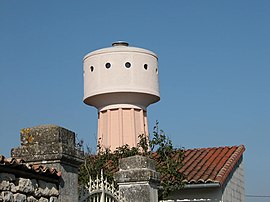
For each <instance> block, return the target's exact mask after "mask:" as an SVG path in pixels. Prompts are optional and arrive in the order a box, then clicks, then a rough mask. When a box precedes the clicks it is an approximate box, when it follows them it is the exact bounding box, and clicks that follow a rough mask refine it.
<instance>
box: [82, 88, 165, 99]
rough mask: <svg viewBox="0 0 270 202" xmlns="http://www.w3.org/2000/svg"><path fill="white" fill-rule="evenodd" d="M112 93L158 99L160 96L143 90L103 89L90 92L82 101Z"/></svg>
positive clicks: (156, 92) (157, 93) (155, 92)
mask: <svg viewBox="0 0 270 202" xmlns="http://www.w3.org/2000/svg"><path fill="white" fill-rule="evenodd" d="M114 93H131V94H134V93H135V94H136V93H138V94H147V95H152V96H156V97H159V99H160V94H159V92H158V91H150V90H145V89H138V88H136V89H103V90H98V91H91V93H89V94H88V95H87V96H86V97H85V98H84V99H86V98H87V97H94V96H97V95H105V94H114Z"/></svg>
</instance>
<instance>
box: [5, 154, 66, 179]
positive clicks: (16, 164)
mask: <svg viewBox="0 0 270 202" xmlns="http://www.w3.org/2000/svg"><path fill="white" fill-rule="evenodd" d="M4 168H6V169H7V170H8V171H11V172H14V173H15V174H16V171H18V172H20V173H21V172H24V173H30V174H35V175H40V176H46V177H49V178H54V179H58V178H59V177H60V176H61V172H58V171H57V170H56V169H55V168H53V167H52V168H49V167H46V166H43V165H33V164H28V163H25V161H24V160H22V159H16V158H5V157H4V156H2V155H0V169H4Z"/></svg>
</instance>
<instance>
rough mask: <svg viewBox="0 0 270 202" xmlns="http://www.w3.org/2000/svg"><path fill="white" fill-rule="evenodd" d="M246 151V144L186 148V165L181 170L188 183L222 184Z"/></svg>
mask: <svg viewBox="0 0 270 202" xmlns="http://www.w3.org/2000/svg"><path fill="white" fill-rule="evenodd" d="M244 151H245V147H244V145H240V146H232V147H218V148H216V147H215V148H200V149H188V150H184V153H185V154H184V156H185V157H184V166H183V167H182V168H181V169H180V170H179V172H181V173H183V174H184V175H185V180H184V182H186V183H187V184H201V183H213V182H214V183H219V184H220V185H222V184H223V183H224V182H225V180H226V178H227V177H228V175H229V174H230V172H231V171H232V169H233V167H234V166H235V165H236V164H237V162H238V160H239V159H240V158H241V156H242V154H243V153H244Z"/></svg>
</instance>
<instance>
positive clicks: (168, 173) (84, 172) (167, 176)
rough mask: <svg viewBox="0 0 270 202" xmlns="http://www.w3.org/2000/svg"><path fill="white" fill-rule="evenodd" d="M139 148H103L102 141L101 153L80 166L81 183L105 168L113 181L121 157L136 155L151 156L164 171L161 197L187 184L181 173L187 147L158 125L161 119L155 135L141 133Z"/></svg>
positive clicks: (108, 176)
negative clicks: (175, 143) (181, 146)
mask: <svg viewBox="0 0 270 202" xmlns="http://www.w3.org/2000/svg"><path fill="white" fill-rule="evenodd" d="M139 140H140V141H139V143H138V145H137V147H132V148H130V147H129V146H128V145H124V146H122V147H118V148H117V149H116V150H115V151H110V149H108V148H106V149H103V148H101V146H100V144H98V148H97V149H98V151H99V152H98V153H97V154H92V153H91V152H87V153H86V154H85V163H84V165H82V166H81V167H80V172H79V183H80V184H81V185H84V184H87V182H88V181H89V176H91V177H92V178H95V177H96V176H97V175H99V174H100V170H101V169H103V171H104V175H105V176H106V177H107V178H108V180H109V181H113V174H114V173H115V172H117V171H118V163H119V159H121V158H125V157H130V156H134V155H143V156H147V157H149V158H151V159H153V160H154V161H155V165H156V170H157V171H158V172H159V173H160V178H161V182H160V187H159V198H160V199H164V198H166V197H167V196H168V195H169V193H170V192H171V191H174V190H177V189H180V188H182V187H183V185H184V184H183V179H184V176H183V175H182V174H181V173H180V172H179V170H180V168H181V167H182V166H183V164H182V162H183V157H184V155H183V148H175V147H173V144H172V141H171V140H170V139H169V138H168V137H167V136H166V135H165V133H164V132H163V131H162V130H159V128H158V122H156V126H155V127H154V130H153V135H152V138H151V139H149V138H148V137H146V136H145V135H140V136H139Z"/></svg>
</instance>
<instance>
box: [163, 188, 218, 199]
mask: <svg viewBox="0 0 270 202" xmlns="http://www.w3.org/2000/svg"><path fill="white" fill-rule="evenodd" d="M221 199H222V190H221V189H220V188H219V187H210V188H188V189H181V190H178V191H175V192H174V193H172V194H171V195H170V197H169V199H168V200H164V201H162V202H180V201H181V202H182V201H192V202H193V201H200V202H204V201H207V202H220V201H221Z"/></svg>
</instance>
